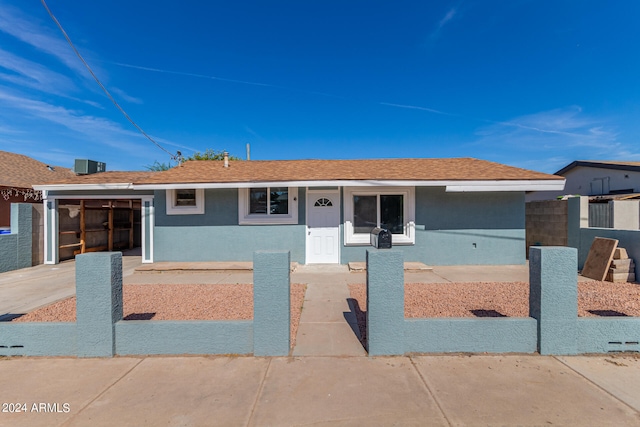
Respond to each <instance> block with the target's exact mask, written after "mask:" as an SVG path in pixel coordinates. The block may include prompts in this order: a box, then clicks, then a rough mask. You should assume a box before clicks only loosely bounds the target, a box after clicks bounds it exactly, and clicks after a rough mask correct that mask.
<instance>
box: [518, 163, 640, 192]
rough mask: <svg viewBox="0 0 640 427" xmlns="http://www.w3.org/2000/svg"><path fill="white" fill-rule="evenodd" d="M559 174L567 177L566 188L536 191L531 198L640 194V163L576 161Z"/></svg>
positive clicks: (557, 173) (558, 173)
mask: <svg viewBox="0 0 640 427" xmlns="http://www.w3.org/2000/svg"><path fill="white" fill-rule="evenodd" d="M555 175H558V176H561V177H564V178H565V179H566V180H567V184H566V186H565V188H564V190H563V191H555V192H541V193H540V192H533V193H530V194H527V201H533V200H549V199H554V198H556V197H557V196H562V195H567V194H570V195H580V196H603V195H620V194H633V193H640V162H624V161H615V160H611V161H609V160H576V161H575V162H572V163H570V164H568V165H567V166H565V167H563V168H562V169H560V170H559V171H558V172H556V173H555Z"/></svg>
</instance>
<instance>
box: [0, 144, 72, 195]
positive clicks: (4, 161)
mask: <svg viewBox="0 0 640 427" xmlns="http://www.w3.org/2000/svg"><path fill="white" fill-rule="evenodd" d="M51 169H53V170H51ZM51 169H50V168H49V166H48V165H46V164H45V163H42V162H39V161H37V160H35V159H32V158H31V157H27V156H25V155H22V154H16V153H9V152H7V151H0V186H3V187H15V188H31V186H32V185H34V184H48V183H50V182H52V181H59V180H61V179H69V178H71V177H74V176H75V174H74V173H73V171H71V169H67V168H61V167H58V166H56V167H53V168H51Z"/></svg>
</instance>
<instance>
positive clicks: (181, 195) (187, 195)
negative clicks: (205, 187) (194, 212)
mask: <svg viewBox="0 0 640 427" xmlns="http://www.w3.org/2000/svg"><path fill="white" fill-rule="evenodd" d="M195 205H196V190H195V189H187V190H176V206H195Z"/></svg>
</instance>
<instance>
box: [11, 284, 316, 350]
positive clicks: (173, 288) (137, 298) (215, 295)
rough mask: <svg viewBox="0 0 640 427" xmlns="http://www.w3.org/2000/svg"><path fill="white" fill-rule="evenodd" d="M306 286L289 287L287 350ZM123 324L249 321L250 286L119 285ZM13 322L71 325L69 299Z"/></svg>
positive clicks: (72, 308)
mask: <svg viewBox="0 0 640 427" xmlns="http://www.w3.org/2000/svg"><path fill="white" fill-rule="evenodd" d="M305 291H306V285H303V284H292V285H291V346H292V347H293V346H294V345H295V339H296V333H297V331H298V324H299V323H300V315H301V313H302V303H303V301H304V294H305ZM123 305H124V307H123V311H124V320H251V319H253V285H250V284H237V285H226V284H225V285H222V284H219V285H157V284H153V285H123ZM13 321H14V322H75V321H76V298H75V297H71V298H67V299H65V300H62V301H58V302H56V303H53V304H50V305H48V306H46V307H42V308H39V309H37V310H34V311H32V312H30V313H27V314H25V315H24V316H20V317H18V318H16V319H14V320H13Z"/></svg>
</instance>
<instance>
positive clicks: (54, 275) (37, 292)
mask: <svg viewBox="0 0 640 427" xmlns="http://www.w3.org/2000/svg"><path fill="white" fill-rule="evenodd" d="M141 263H142V258H141V257H140V256H123V257H122V269H123V270H122V273H123V276H125V277H126V276H130V275H131V274H133V271H134V270H135V268H136V267H138V266H139V265H141ZM75 293H76V263H75V261H73V260H70V261H64V262H61V263H60V264H57V265H44V264H43V265H37V266H35V267H29V268H23V269H20V270H14V271H9V272H6V273H2V274H0V320H7V318H12V317H14V316H15V315H17V314H24V313H28V312H30V311H33V310H35V309H36V308H39V307H42V306H45V305H48V304H51V303H53V302H56V301H59V300H61V299H65V298H68V297H70V296H73V295H75Z"/></svg>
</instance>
